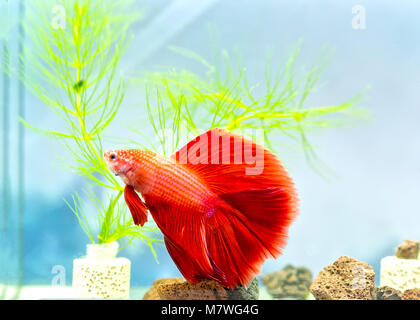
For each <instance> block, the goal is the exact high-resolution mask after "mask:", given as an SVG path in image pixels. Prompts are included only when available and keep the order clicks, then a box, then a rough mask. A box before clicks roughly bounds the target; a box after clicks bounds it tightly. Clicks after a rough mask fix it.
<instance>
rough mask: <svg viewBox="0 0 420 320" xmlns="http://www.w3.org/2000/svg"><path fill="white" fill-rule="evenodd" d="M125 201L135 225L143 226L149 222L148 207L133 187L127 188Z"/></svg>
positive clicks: (125, 189)
mask: <svg viewBox="0 0 420 320" xmlns="http://www.w3.org/2000/svg"><path fill="white" fill-rule="evenodd" d="M124 199H125V202H126V203H127V206H128V208H129V209H130V212H131V215H132V217H133V221H134V224H135V225H141V226H143V225H144V224H145V223H146V221H147V207H146V205H145V204H144V203H143V201H142V200H141V199H140V197H139V195H138V194H137V193H136V191H135V190H134V188H133V187H132V186H128V185H126V186H125V188H124Z"/></svg>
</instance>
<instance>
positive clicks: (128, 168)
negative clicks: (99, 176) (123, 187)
mask: <svg viewBox="0 0 420 320" xmlns="http://www.w3.org/2000/svg"><path fill="white" fill-rule="evenodd" d="M104 159H105V162H106V164H107V165H108V168H109V170H110V171H111V172H112V173H113V174H115V175H116V176H119V177H120V178H121V179H122V180H123V181H124V183H125V184H128V185H132V183H133V178H134V175H135V172H136V170H137V168H138V163H137V162H136V160H135V157H134V153H133V151H132V150H109V151H105V152H104Z"/></svg>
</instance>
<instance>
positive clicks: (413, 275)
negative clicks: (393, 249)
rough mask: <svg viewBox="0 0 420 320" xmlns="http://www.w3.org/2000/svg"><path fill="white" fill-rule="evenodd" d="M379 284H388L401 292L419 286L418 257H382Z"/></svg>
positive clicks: (419, 269)
mask: <svg viewBox="0 0 420 320" xmlns="http://www.w3.org/2000/svg"><path fill="white" fill-rule="evenodd" d="M380 286H389V287H392V288H394V289H397V290H400V291H402V292H403V291H405V290H408V289H414V288H420V259H400V258H397V257H395V256H389V257H385V258H383V259H382V260H381V275H380Z"/></svg>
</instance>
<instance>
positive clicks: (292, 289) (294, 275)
mask: <svg viewBox="0 0 420 320" xmlns="http://www.w3.org/2000/svg"><path fill="white" fill-rule="evenodd" d="M261 280H262V282H263V283H264V285H265V286H266V287H267V291H268V293H270V294H271V296H272V297H273V298H275V299H284V298H293V299H306V297H307V296H308V293H309V286H310V285H311V283H312V273H311V271H310V270H309V269H308V268H305V267H298V268H295V267H293V266H292V265H287V266H286V267H284V268H283V269H282V270H280V271H277V272H271V273H268V274H266V275H264V276H262V277H261Z"/></svg>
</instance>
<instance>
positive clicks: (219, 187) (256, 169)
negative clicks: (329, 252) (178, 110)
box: [146, 129, 298, 288]
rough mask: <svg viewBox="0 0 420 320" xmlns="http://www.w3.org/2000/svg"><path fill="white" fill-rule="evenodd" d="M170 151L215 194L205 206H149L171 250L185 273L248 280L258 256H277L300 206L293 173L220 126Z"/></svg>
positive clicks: (231, 282)
mask: <svg viewBox="0 0 420 320" xmlns="http://www.w3.org/2000/svg"><path fill="white" fill-rule="evenodd" d="M216 145H217V147H216ZM226 149H228V150H227V151H226ZM173 158H174V159H175V160H176V161H177V163H179V164H182V165H184V166H185V167H186V168H187V169H188V170H190V171H191V173H193V174H195V175H196V176H198V177H199V178H200V179H201V180H202V181H203V182H204V183H205V184H206V185H207V186H208V188H209V189H210V190H211V191H212V192H213V194H214V198H212V199H211V200H207V202H206V203H205V205H203V208H204V209H203V210H204V212H186V211H185V210H181V209H177V208H174V207H167V206H163V205H162V204H158V203H155V206H152V207H150V206H149V208H150V211H151V213H152V215H153V216H154V218H155V221H156V222H157V223H158V226H159V228H160V229H161V230H162V232H163V233H164V235H165V243H166V246H167V248H168V251H169V253H170V255H171V257H172V258H173V259H174V261H175V263H176V264H177V266H178V268H179V269H180V271H181V273H182V274H183V275H184V276H185V278H186V279H187V280H188V281H192V282H195V281H197V280H198V279H201V278H208V279H215V280H217V281H219V282H220V283H221V284H222V285H224V286H225V287H229V288H233V287H235V286H237V285H239V284H243V285H247V284H248V283H249V281H250V280H251V279H252V277H253V276H255V275H256V273H258V272H259V270H260V268H261V266H262V264H263V262H264V260H265V259H267V258H269V257H274V258H275V257H277V256H278V255H279V254H281V251H282V249H283V248H284V247H285V245H286V241H287V234H288V227H289V226H290V224H291V223H292V222H293V220H294V219H295V218H296V215H297V212H298V197H297V193H296V191H295V188H294V183H293V181H292V179H291V178H290V176H289V175H288V173H287V171H286V170H285V169H284V167H283V166H282V164H281V163H280V161H279V160H278V159H277V157H276V156H275V155H274V154H273V153H271V152H270V151H268V150H265V149H264V148H263V147H262V146H260V145H257V144H256V143H254V142H253V141H251V140H248V139H245V138H244V137H242V136H239V135H235V134H232V133H230V132H227V131H224V130H220V129H213V130H210V131H208V132H206V133H204V134H202V135H201V136H199V137H197V138H196V139H194V140H192V141H191V142H189V143H188V144H187V145H186V146H184V147H183V148H182V149H181V150H179V151H178V152H177V153H175V154H174V155H173ZM246 169H250V170H246ZM209 201H210V202H209ZM146 202H147V203H148V205H149V202H148V200H147V199H146ZM206 210H207V211H206ZM185 259H187V260H188V261H187V260H185ZM191 259H192V260H194V261H191Z"/></svg>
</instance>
